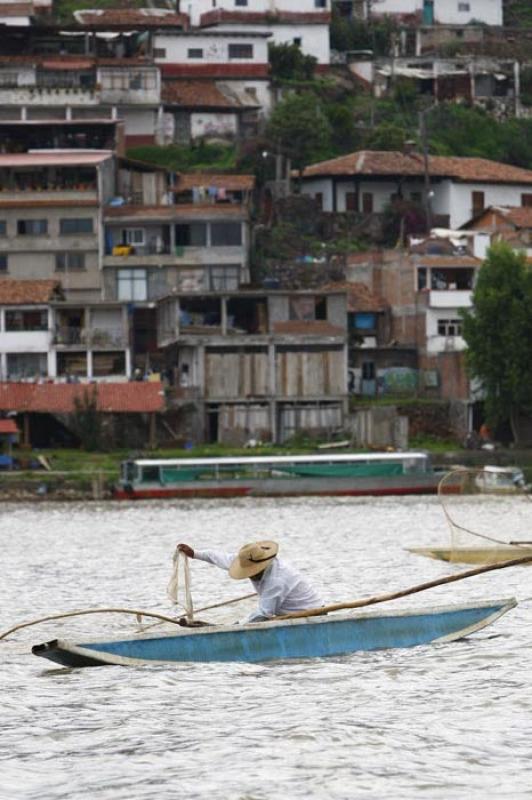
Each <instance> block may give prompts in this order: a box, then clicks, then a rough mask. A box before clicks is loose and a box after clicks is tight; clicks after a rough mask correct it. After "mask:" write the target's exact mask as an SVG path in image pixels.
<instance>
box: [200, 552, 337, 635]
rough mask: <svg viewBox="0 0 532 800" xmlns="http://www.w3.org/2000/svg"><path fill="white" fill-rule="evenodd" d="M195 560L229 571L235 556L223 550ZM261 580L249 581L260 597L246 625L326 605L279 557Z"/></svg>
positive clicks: (203, 555) (301, 577)
mask: <svg viewBox="0 0 532 800" xmlns="http://www.w3.org/2000/svg"><path fill="white" fill-rule="evenodd" d="M194 558H198V559H199V560H200V561H207V562H208V563H209V564H214V565H215V566H216V567H220V569H225V570H228V569H229V567H230V566H231V564H232V562H233V561H234V559H235V558H236V554H234V553H224V552H223V551H221V550H194ZM259 577H260V580H254V579H252V578H250V580H251V583H252V584H253V588H254V590H255V591H256V592H257V594H258V596H259V605H258V607H257V609H256V610H255V611H253V612H252V613H251V614H250V615H249V617H248V618H247V620H246V622H260V621H261V620H265V619H272V617H276V616H278V615H280V614H291V613H292V612H294V611H304V610H305V609H307V608H319V607H320V606H322V605H323V601H322V599H321V597H320V596H319V595H318V594H317V592H316V591H315V590H314V589H313V588H312V586H311V585H310V583H309V582H308V581H307V579H306V578H304V577H303V575H301V573H299V572H298V571H297V570H295V569H293V567H291V566H290V565H289V564H287V563H286V562H285V561H281V560H280V559H279V558H277V557H276V558H274V559H273V561H272V562H271V564H269V565H268V566H267V567H266V569H265V570H264V572H263V573H262V576H259Z"/></svg>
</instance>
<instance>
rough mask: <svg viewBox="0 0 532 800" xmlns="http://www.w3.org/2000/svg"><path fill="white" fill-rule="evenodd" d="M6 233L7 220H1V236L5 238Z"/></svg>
mask: <svg viewBox="0 0 532 800" xmlns="http://www.w3.org/2000/svg"><path fill="white" fill-rule="evenodd" d="M6 233H7V231H6V221H5V219H0V236H5V235H6Z"/></svg>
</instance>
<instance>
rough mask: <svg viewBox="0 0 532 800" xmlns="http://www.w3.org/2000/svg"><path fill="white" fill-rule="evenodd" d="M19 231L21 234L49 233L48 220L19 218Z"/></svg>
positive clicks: (38, 234)
mask: <svg viewBox="0 0 532 800" xmlns="http://www.w3.org/2000/svg"><path fill="white" fill-rule="evenodd" d="M17 233H18V235H19V236H40V235H41V236H42V235H43V234H46V233H48V220H47V219H19V220H17Z"/></svg>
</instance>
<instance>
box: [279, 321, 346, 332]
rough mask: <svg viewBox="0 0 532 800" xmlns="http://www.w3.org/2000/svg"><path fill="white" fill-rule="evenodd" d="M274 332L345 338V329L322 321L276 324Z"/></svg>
mask: <svg viewBox="0 0 532 800" xmlns="http://www.w3.org/2000/svg"><path fill="white" fill-rule="evenodd" d="M273 331H274V333H278V334H285V335H288V336H345V329H344V328H341V327H340V326H338V325H331V323H330V322H327V320H321V319H316V320H308V321H307V320H299V319H291V320H286V321H284V322H274V323H273Z"/></svg>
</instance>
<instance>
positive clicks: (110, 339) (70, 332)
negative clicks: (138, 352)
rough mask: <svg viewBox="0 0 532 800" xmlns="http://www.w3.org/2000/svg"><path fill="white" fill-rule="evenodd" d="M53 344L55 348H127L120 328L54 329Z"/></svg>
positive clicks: (123, 333) (125, 339)
mask: <svg viewBox="0 0 532 800" xmlns="http://www.w3.org/2000/svg"><path fill="white" fill-rule="evenodd" d="M53 344H54V345H55V346H56V347H57V348H70V347H71V348H73V349H76V350H80V349H83V350H85V349H88V348H89V349H93V348H95V349H98V350H122V349H124V348H126V347H128V345H129V343H128V336H127V334H126V333H125V331H124V330H123V329H122V328H78V327H64V326H60V327H58V328H56V329H55V331H54V336H53Z"/></svg>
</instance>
